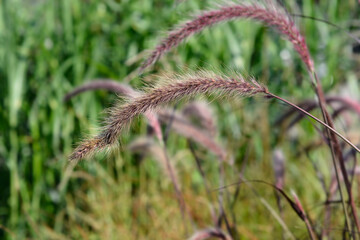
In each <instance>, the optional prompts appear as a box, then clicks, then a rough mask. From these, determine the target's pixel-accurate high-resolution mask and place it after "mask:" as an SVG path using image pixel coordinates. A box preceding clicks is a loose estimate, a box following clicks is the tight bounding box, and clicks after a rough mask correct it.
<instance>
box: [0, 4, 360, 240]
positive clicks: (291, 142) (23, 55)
mask: <svg viewBox="0 0 360 240" xmlns="http://www.w3.org/2000/svg"><path fill="white" fill-rule="evenodd" d="M212 4H214V2H213V1H200V0H187V1H174V0H147V1H145V0H144V1H136V0H133V1H126V0H125V1H115V0H104V1H96V0H62V1H45V0H31V1H20V0H0V238H4V239H23V238H31V239H69V238H72V239H80V238H83V239H106V238H110V239H119V238H121V239H159V238H161V239H184V238H186V237H189V236H191V235H192V233H194V232H195V231H196V230H197V229H203V228H207V227H209V226H214V221H213V219H212V216H211V209H212V208H215V209H218V205H217V196H218V191H211V192H210V195H209V194H207V193H206V188H205V184H204V182H203V179H202V177H201V174H200V172H199V170H198V168H197V167H196V161H195V159H194V156H193V154H192V152H191V150H190V149H191V148H190V147H189V142H188V141H187V140H186V139H185V138H184V137H181V136H179V135H178V134H176V132H172V131H170V134H169V138H168V139H167V143H166V147H167V152H168V154H169V158H170V160H171V162H172V163H173V165H174V166H175V168H176V170H177V174H178V177H179V180H180V185H181V190H182V194H183V197H184V199H185V203H186V206H187V208H188V214H187V216H185V220H184V219H183V218H182V215H181V212H180V210H179V207H178V204H177V200H176V197H175V193H174V188H173V185H172V183H171V181H170V179H169V178H168V176H167V175H166V174H165V173H164V171H163V169H162V168H161V166H159V163H158V162H157V158H158V156H157V155H156V154H152V155H144V154H142V153H133V152H131V151H129V149H128V146H129V145H130V144H131V143H132V142H133V141H134V140H136V139H137V138H139V137H141V136H144V135H146V132H147V126H146V121H145V120H144V119H143V118H140V119H139V120H137V121H135V122H134V123H133V124H132V125H131V127H130V129H129V131H128V132H127V133H126V134H123V136H122V137H121V139H120V142H121V145H120V147H119V150H118V151H116V152H113V153H111V154H107V155H100V156H96V157H95V158H92V159H90V160H89V161H83V162H80V163H79V164H78V166H76V167H75V169H74V171H73V172H72V173H71V174H70V176H68V175H67V172H66V166H67V164H68V161H67V156H68V155H69V154H70V153H71V151H72V149H73V147H74V146H75V144H76V143H78V142H79V141H80V140H81V138H82V136H83V135H84V134H91V133H93V132H95V129H96V127H99V126H100V125H99V122H100V120H101V119H102V118H103V117H105V116H106V114H103V111H104V109H105V108H107V107H110V106H111V105H113V104H114V103H115V102H116V101H117V96H116V95H114V94H113V93H109V92H105V91H95V92H88V93H84V94H82V95H79V96H77V97H75V98H73V99H72V100H71V101H70V102H67V103H65V102H63V97H64V95H65V94H66V93H67V92H69V91H71V90H72V89H73V88H75V87H76V86H78V85H81V84H82V83H84V82H86V81H90V80H92V79H96V78H109V79H116V80H118V81H119V82H126V83H129V84H130V85H131V86H133V87H135V88H141V87H142V86H144V85H146V84H148V83H149V81H150V82H151V81H156V78H154V77H150V78H148V76H151V74H150V73H146V74H144V75H143V78H139V77H138V76H137V75H136V74H134V71H135V70H136V69H137V67H139V66H140V63H141V61H142V60H143V59H144V57H145V56H146V52H145V50H148V49H151V48H153V47H154V46H155V44H156V43H157V41H158V40H160V38H161V37H162V36H163V34H164V31H167V30H169V29H171V28H173V27H174V26H176V25H177V24H179V23H180V22H182V21H183V20H185V19H187V18H188V17H190V16H193V14H194V13H198V12H199V10H202V9H208V8H209V7H210V6H212ZM286 7H287V9H288V10H289V11H290V12H291V13H301V14H304V15H307V16H313V17H317V18H322V19H327V20H328V21H330V22H332V23H335V24H337V25H339V26H341V27H343V28H344V29H345V30H346V31H351V32H353V33H354V34H355V35H356V34H357V33H358V31H359V27H360V22H359V19H358V16H359V12H360V11H359V3H358V2H357V1H355V0H352V1H350V0H349V1H340V0H329V1H292V2H290V3H288V2H287V3H286ZM296 22H297V23H298V25H299V26H300V29H301V31H302V32H303V34H304V35H305V36H306V39H307V42H308V45H309V49H310V51H311V54H312V56H313V57H314V60H315V66H316V69H317V72H318V74H319V76H320V78H321V82H322V84H323V87H324V90H325V92H326V94H329V95H336V96H347V97H351V98H353V99H354V100H357V101H358V100H359V97H360V96H359V94H360V87H359V84H358V78H359V55H357V54H356V53H354V51H353V49H355V48H354V40H353V39H351V38H349V37H348V36H347V35H346V34H345V33H344V32H343V31H341V30H339V29H336V28H334V27H331V26H329V25H327V24H324V23H321V22H318V21H315V20H310V19H302V18H296ZM199 67H201V68H205V69H211V70H212V69H216V70H217V71H225V72H226V71H229V69H231V70H232V69H235V70H237V71H240V72H242V73H247V74H250V75H253V76H255V77H256V79H258V80H259V81H260V82H263V83H266V84H267V85H268V86H269V88H270V89H271V90H272V91H273V92H274V93H276V94H278V95H281V96H283V97H285V98H287V99H290V100H292V101H293V102H300V101H301V100H304V99H314V96H315V94H314V92H313V90H312V87H311V85H310V81H309V79H308V78H309V76H308V75H307V72H306V70H305V66H304V65H303V64H302V63H301V61H300V59H299V57H298V56H297V54H296V53H295V51H294V50H293V49H292V46H291V44H290V43H288V42H286V41H284V40H283V39H282V38H281V37H279V36H278V34H277V33H276V32H275V31H273V30H272V29H269V28H267V27H266V26H263V25H262V24H259V23H256V22H253V21H238V20H237V21H233V22H230V23H226V24H221V25H217V26H214V27H213V28H211V29H208V30H205V31H204V32H203V33H202V34H200V35H196V36H194V37H191V38H190V39H189V41H187V42H186V43H184V44H181V46H180V47H179V48H177V49H176V50H173V51H171V52H170V53H169V54H167V55H166V56H165V57H164V58H163V59H161V61H160V62H159V63H157V64H156V65H155V67H153V69H152V72H154V73H159V72H161V71H165V72H183V73H184V72H185V73H186V71H187V69H193V70H196V69H197V68H199ZM144 82H145V83H144ZM210 106H211V107H212V108H213V110H214V117H215V118H216V119H217V121H216V122H217V129H218V132H217V133H216V139H217V141H218V142H219V143H221V145H222V146H224V148H225V149H226V151H227V153H228V156H229V157H228V159H229V161H233V165H225V176H226V179H225V184H230V183H233V182H236V181H238V180H239V176H238V175H239V174H240V173H241V174H242V176H243V178H244V179H249V180H251V179H252V180H253V179H261V180H264V181H266V182H269V183H273V182H274V174H273V170H272V165H273V163H272V154H273V151H274V149H279V148H281V151H283V153H284V156H285V183H284V191H286V192H287V193H290V190H293V191H295V192H296V194H297V195H298V197H299V199H300V200H301V201H302V203H303V205H304V206H305V208H306V210H307V213H308V214H309V216H310V217H311V219H313V220H314V223H315V224H314V225H315V229H317V227H319V228H320V227H321V224H322V223H323V219H324V207H323V205H322V204H323V202H324V201H325V200H326V196H325V193H324V191H323V189H322V186H321V182H320V181H319V179H318V177H317V173H316V171H315V169H314V167H313V165H314V164H315V165H316V166H317V168H318V169H319V170H318V173H319V172H321V173H322V174H323V175H324V178H325V181H326V184H327V185H329V183H330V178H331V174H332V164H331V155H330V151H329V149H328V148H327V146H326V144H323V145H322V147H320V148H318V149H315V150H312V151H308V152H307V151H306V150H304V148H305V147H306V146H308V145H309V144H310V145H314V143H315V142H318V141H321V137H320V135H319V133H318V132H317V130H316V128H314V126H313V125H316V124H315V123H313V122H311V121H309V120H306V119H305V120H302V121H300V122H299V123H298V124H297V125H296V126H295V127H294V128H292V129H291V130H290V131H287V132H285V131H282V129H281V127H279V126H275V125H274V123H275V121H276V119H277V118H278V117H279V116H280V115H281V114H282V113H284V112H285V111H286V110H287V109H288V108H287V107H285V106H283V105H281V104H279V103H277V102H274V101H270V100H266V99H261V98H256V99H244V100H241V101H238V100H232V101H230V102H229V101H222V100H214V101H212V102H211V103H210ZM177 107H178V108H181V107H182V105H181V104H180V106H177ZM313 113H314V114H315V115H318V116H321V115H320V112H319V111H313ZM358 119H359V118H358V116H356V115H354V114H349V115H346V116H344V117H342V118H340V120H338V121H337V122H336V127H337V129H338V130H340V131H342V132H345V134H346V136H348V137H349V138H350V139H351V140H352V141H353V142H354V143H358V140H359V138H360V134H359V131H358V130H359V124H358V122H359V121H358ZM349 122H350V123H351V124H352V126H351V130H349V131H347V132H346V130H347V129H348V128H347V126H348V124H349ZM89 129H92V130H89ZM164 130H165V127H164ZM356 141H357V142H356ZM193 147H194V151H195V152H196V155H197V157H198V158H199V159H200V161H201V164H202V168H203V170H204V173H205V176H206V180H207V185H208V186H209V188H210V189H211V190H213V189H216V188H217V187H219V171H218V169H219V162H218V161H217V158H216V157H215V156H214V155H212V154H211V153H209V152H208V151H207V150H206V149H204V148H202V147H201V146H199V145H198V144H194V146H193ZM344 149H346V150H347V148H345V147H344ZM344 152H346V151H344ZM349 166H351V164H350V165H349ZM355 186H356V187H355ZM358 187H359V185H358V184H357V183H356V181H355V183H354V191H355V190H356V189H357V188H358ZM235 190H236V187H229V188H227V190H226V194H225V199H224V207H225V213H226V215H227V218H228V219H229V221H230V223H231V226H230V227H231V228H233V233H236V234H235V235H234V236H235V237H234V238H239V239H268V238H269V236H271V238H274V239H279V238H281V236H282V235H283V234H284V224H285V225H286V226H287V228H288V229H289V231H290V232H291V233H292V234H293V235H294V236H296V237H299V238H306V237H305V236H307V231H306V228H305V225H304V224H303V223H302V222H301V220H300V219H299V218H298V217H297V216H296V214H295V213H294V212H293V211H292V209H291V208H290V207H289V206H288V205H287V204H286V202H285V201H283V202H282V204H281V205H282V208H283V209H282V211H281V214H280V213H279V210H278V207H277V202H276V196H275V194H274V190H273V189H272V188H271V187H269V186H266V185H262V184H258V183H252V184H250V185H247V184H244V185H241V187H240V188H239V193H238V195H237V197H236V199H235V198H234V196H235ZM357 194H358V193H357V192H356V191H355V196H356V198H357V199H358V195H357ZM264 202H265V203H264ZM269 206H270V207H269ZM332 211H333V217H332V219H331V224H330V225H329V228H331V229H329V231H332V232H333V233H332V235H333V236H342V229H343V228H344V216H343V212H342V209H341V205H340V204H334V205H333V209H332ZM275 213H276V214H277V215H278V216H280V215H281V218H282V219H283V222H280V221H277V219H276V218H275ZM184 222H185V224H184ZM222 226H223V229H226V228H225V224H224V223H223V225H222ZM224 231H225V230H224ZM270 234H271V235H270ZM284 236H285V237H286V236H287V235H286V234H285V235H284Z"/></svg>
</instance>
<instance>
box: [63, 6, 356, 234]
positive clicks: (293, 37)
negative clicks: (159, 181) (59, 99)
mask: <svg viewBox="0 0 360 240" xmlns="http://www.w3.org/2000/svg"><path fill="white" fill-rule="evenodd" d="M235 19H250V20H255V21H258V22H261V23H263V24H265V25H266V26H270V27H273V28H275V29H276V30H277V32H278V33H279V35H281V36H282V37H284V38H286V39H287V40H288V41H289V42H291V43H292V46H293V48H294V49H295V51H296V52H297V53H298V54H299V56H300V58H301V60H302V62H303V63H304V64H305V66H306V69H307V71H308V73H309V77H310V81H311V83H312V87H313V89H314V91H315V94H316V96H317V98H318V105H319V108H320V110H321V113H322V117H323V121H322V120H321V119H319V118H317V117H316V116H314V115H312V114H310V113H309V112H308V111H309V110H311V109H313V108H315V106H316V105H317V104H315V106H312V107H310V106H307V105H306V107H307V108H308V109H303V108H301V107H300V106H298V105H296V104H294V103H292V102H290V101H288V100H286V99H284V98H282V97H281V96H278V95H276V94H274V93H272V92H270V91H269V90H268V88H267V87H265V86H264V85H262V84H259V83H258V82H257V81H256V80H254V79H246V78H244V77H243V76H242V75H240V74H236V75H235V76H232V77H230V76H226V75H217V74H214V73H210V72H208V71H202V72H200V73H195V74H191V73H188V74H184V75H176V76H167V77H160V79H158V82H159V83H158V85H156V86H154V87H150V88H148V89H146V90H145V91H144V92H143V93H141V94H139V95H134V96H131V97H130V98H129V99H128V100H127V102H126V103H125V104H118V105H116V106H115V107H113V108H112V109H111V110H110V114H109V116H108V117H107V118H106V121H105V123H104V126H103V129H102V130H101V132H100V133H99V134H98V135H96V136H95V137H92V138H89V139H87V140H84V141H83V142H82V143H81V144H80V145H79V146H78V147H77V148H76V149H75V150H74V151H73V153H72V154H71V156H70V160H75V161H78V160H81V159H83V158H85V157H88V156H89V155H92V154H94V153H96V152H98V151H102V150H104V149H110V148H111V147H112V146H113V145H115V143H117V140H118V138H119V136H120V135H121V133H123V131H124V129H125V127H126V126H128V125H129V123H130V122H131V121H132V120H133V119H134V118H135V117H137V116H139V115H141V114H145V115H146V114H147V115H148V114H152V112H154V115H153V116H156V115H158V116H159V120H160V121H162V122H168V124H169V126H171V125H172V124H173V125H174V126H176V123H175V122H176V121H175V119H179V117H176V115H175V112H173V114H168V117H166V114H165V111H161V107H164V105H168V104H170V103H173V102H179V101H180V100H182V99H185V98H191V97H194V96H196V95H212V94H214V93H217V96H220V97H233V96H241V97H254V96H256V95H262V96H264V97H266V98H268V99H272V98H273V99H277V100H279V101H281V102H282V103H285V104H287V105H288V106H290V107H292V108H293V109H294V110H295V111H297V112H298V113H299V114H300V115H299V116H302V115H304V116H307V117H309V118H311V119H313V120H315V121H316V122H318V123H320V124H321V125H322V126H323V127H324V129H325V130H324V133H323V136H324V138H327V141H326V143H327V145H328V146H329V149H330V152H331V157H332V163H333V168H334V171H335V176H336V181H337V187H338V189H339V195H340V202H341V204H342V208H343V213H344V219H345V224H344V225H345V230H344V231H345V232H346V234H348V236H349V237H350V238H355V235H356V234H354V233H353V232H351V229H353V230H354V229H355V228H356V229H357V231H358V232H360V223H359V220H358V216H357V209H356V206H355V201H354V197H353V193H352V188H351V183H350V180H349V174H348V171H347V169H346V165H345V160H344V157H343V153H342V152H343V148H342V146H341V145H340V143H339V141H338V139H337V137H339V138H341V139H342V140H343V141H345V142H346V143H347V144H348V145H349V146H350V147H351V148H352V149H353V150H355V151H356V152H360V150H359V148H358V147H357V146H356V145H355V144H353V143H352V142H351V141H350V140H348V139H347V137H345V136H344V135H342V134H340V133H339V132H338V131H337V130H336V129H335V126H334V122H333V119H332V116H331V114H329V112H328V110H327V101H328V99H327V98H326V97H325V94H324V92H323V89H322V85H321V82H320V79H319V77H318V75H317V73H316V70H315V66H314V61H313V59H312V57H311V56H310V52H309V49H308V47H307V43H306V41H305V37H304V36H303V35H302V34H301V32H300V30H299V29H298V27H297V26H296V25H295V23H294V21H293V19H292V18H291V17H290V14H288V13H287V11H286V10H285V9H284V8H283V7H281V6H280V5H279V4H278V3H276V2H275V1H261V2H260V1H259V2H254V3H251V2H245V3H232V2H230V3H227V4H223V5H220V6H218V7H217V8H216V9H213V10H209V11H204V12H202V13H200V14H199V15H198V16H196V17H194V18H192V19H191V20H189V21H187V22H185V23H184V24H182V25H179V26H178V27H177V28H175V29H174V30H173V31H171V32H169V33H168V34H167V35H166V36H165V37H164V38H163V40H161V41H160V43H159V44H158V45H157V46H156V47H155V49H154V50H152V51H151V52H150V54H149V56H148V57H147V58H146V59H145V60H144V62H143V63H142V65H141V66H140V68H139V72H140V73H143V72H144V70H146V69H147V68H149V67H150V66H151V65H153V64H154V63H155V62H156V61H158V60H159V59H160V58H161V57H162V56H163V55H164V54H166V53H167V52H169V51H170V50H172V49H174V48H176V47H177V46H179V44H180V43H181V42H183V41H185V40H186V39H187V38H189V37H190V36H192V35H194V34H197V33H200V32H201V31H203V30H204V29H206V28H209V27H211V26H213V25H215V24H218V23H222V22H227V21H231V20H235ZM268 82H271V76H270V79H268ZM93 86H95V87H94V88H93V89H99V88H101V87H100V86H96V84H94V85H93ZM104 86H105V85H104ZM110 88H112V89H115V87H114V86H112V87H110ZM110 88H107V87H105V89H110ZM88 89H91V87H88V88H86V86H84V87H83V88H79V89H78V92H81V91H83V90H88ZM116 91H120V92H121V93H122V94H125V95H129V94H128V93H126V92H123V90H122V89H120V90H116ZM78 92H76V91H75V92H74V93H75V94H76V93H78ZM70 97H71V94H70ZM307 110H308V111H307ZM289 115H290V113H286V114H285V115H284V116H283V117H282V118H283V119H284V118H286V117H287V116H289ZM298 118H299V117H298ZM173 121H174V123H172V122H173ZM297 121H298V120H297ZM179 122H180V121H179ZM182 128H183V131H187V132H189V133H190V131H191V130H190V129H186V127H182ZM157 129H158V132H161V134H158V136H160V135H161V136H162V131H161V129H160V127H157ZM175 129H176V128H175ZM180 132H181V131H180ZM191 134H192V133H190V134H187V135H186V134H184V136H187V137H188V138H190V136H191ZM210 136H211V133H210V134H209V137H210ZM166 139H167V132H165V137H159V140H160V142H161V145H162V146H163V147H164V153H166ZM197 139H198V140H199V139H201V138H197ZM199 141H200V142H201V141H202V140H199ZM203 142H205V141H203ZM203 145H204V146H206V145H208V146H209V144H203ZM165 155H166V154H165ZM194 156H195V159H197V157H196V154H195V155H194ZM218 156H220V159H222V160H224V157H221V155H218ZM336 159H337V160H338V161H336ZM167 160H168V159H167ZM282 164H283V163H282ZM167 165H168V167H169V171H170V170H171V166H170V162H169V161H167ZM197 166H198V167H199V171H200V172H201V175H202V178H203V179H205V174H204V172H203V171H202V169H201V166H200V165H199V161H198V159H197ZM219 169H220V171H219V176H220V177H219V179H220V184H221V185H224V184H225V182H224V174H225V171H224V166H223V165H220V166H219ZM274 169H278V168H277V166H274ZM171 171H172V170H171ZM171 171H170V172H171ZM282 171H283V170H282ZM282 174H283V173H282ZM275 175H279V174H278V173H277V172H275ZM277 178H279V176H277ZM282 178H283V177H282ZM342 180H343V181H344V183H345V187H346V190H347V195H348V198H349V205H350V209H351V211H348V207H347V203H346V201H345V194H344V192H343V190H342V185H341V181H342ZM277 181H279V179H277ZM174 182H175V181H174ZM277 185H279V183H277ZM280 185H281V188H282V187H283V186H284V180H283V179H281V184H280ZM174 186H175V189H176V192H177V196H178V199H179V203H180V205H181V206H182V207H181V210H182V213H183V212H184V211H185V208H186V207H185V203H184V200H183V196H182V194H181V191H180V188H179V187H178V184H174ZM270 186H272V185H271V184H270ZM281 188H278V187H276V190H277V191H279V192H280V193H281V195H282V196H283V197H284V198H285V199H286V200H287V201H288V202H289V203H290V205H291V206H292V208H293V209H294V211H295V212H296V213H297V214H298V216H299V217H300V218H301V220H302V221H304V223H305V225H306V228H307V230H308V234H309V236H310V238H311V239H316V234H315V232H314V230H315V228H314V227H313V226H312V222H311V221H310V220H311V219H310V217H309V218H308V217H307V214H306V213H305V210H304V208H303V206H302V204H301V203H300V200H299V199H298V198H297V196H296V195H295V194H294V196H295V197H294V198H295V201H293V200H291V198H290V197H288V196H287V195H286V193H285V192H284V191H283V190H282V189H281ZM208 193H209V190H208ZM227 194H228V193H227ZM208 195H210V194H208ZM228 198H229V196H228ZM328 198H329V199H330V198H331V197H329V195H328ZM218 200H219V218H218V224H217V225H216V227H220V226H221V222H222V221H224V222H225V225H226V228H227V231H228V233H229V234H230V235H231V234H232V230H231V226H230V224H229V220H228V216H227V214H226V213H225V211H224V208H223V200H224V195H223V189H222V188H220V191H219V195H218ZM264 205H265V206H267V208H268V209H269V210H270V211H271V212H272V213H273V214H274V215H276V213H275V212H274V211H273V210H272V209H271V207H270V206H269V205H268V203H266V202H264ZM278 206H279V208H280V209H281V207H280V200H279V199H278ZM326 212H327V216H328V217H329V216H330V213H331V211H330V210H329V208H327V210H326ZM349 212H351V214H352V218H350V216H349V214H348V213H349ZM183 214H184V213H183ZM190 219H191V218H190ZM276 219H278V221H279V222H280V223H281V225H282V226H283V228H284V230H285V231H286V232H287V233H288V234H289V230H288V228H287V227H286V225H285V223H284V222H283V220H282V219H281V218H280V217H278V216H276ZM183 220H184V218H183ZM354 226H355V227H354ZM327 227H328V226H327V224H326V226H324V228H327ZM323 232H324V231H323ZM202 234H204V236H207V235H209V236H211V234H208V232H206V231H204V232H201V233H200V235H202ZM290 235H291V234H290ZM194 236H196V234H195V235H194ZM219 237H220V235H219ZM221 237H222V238H225V237H224V236H221ZM195 238H196V237H195ZM226 238H227V237H226Z"/></svg>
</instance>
